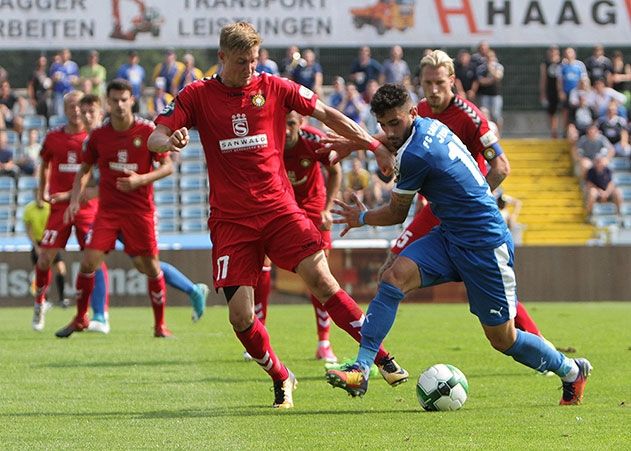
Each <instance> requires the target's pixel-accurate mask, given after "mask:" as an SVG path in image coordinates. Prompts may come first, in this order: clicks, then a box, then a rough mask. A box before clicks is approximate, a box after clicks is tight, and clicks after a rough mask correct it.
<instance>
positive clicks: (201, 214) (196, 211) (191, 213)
mask: <svg viewBox="0 0 631 451" xmlns="http://www.w3.org/2000/svg"><path fill="white" fill-rule="evenodd" d="M180 216H181V217H182V219H206V218H207V216H208V212H207V211H206V207H191V206H186V205H185V206H183V207H182V210H181V211H180Z"/></svg>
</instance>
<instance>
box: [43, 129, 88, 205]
mask: <svg viewBox="0 0 631 451" xmlns="http://www.w3.org/2000/svg"><path fill="white" fill-rule="evenodd" d="M87 136H88V133H87V132H86V131H81V132H79V133H66V131H65V130H64V127H63V126H62V127H58V128H54V129H52V130H51V131H49V132H48V133H47V134H46V137H45V138H44V142H43V143H42V150H41V151H40V156H41V157H42V160H43V161H45V162H47V163H48V164H49V168H50V174H49V177H48V192H49V194H55V193H63V192H65V191H70V190H72V184H73V182H74V179H75V175H76V174H77V172H78V171H79V168H81V162H82V151H81V150H82V149H83V141H85V138H86V137H87Z"/></svg>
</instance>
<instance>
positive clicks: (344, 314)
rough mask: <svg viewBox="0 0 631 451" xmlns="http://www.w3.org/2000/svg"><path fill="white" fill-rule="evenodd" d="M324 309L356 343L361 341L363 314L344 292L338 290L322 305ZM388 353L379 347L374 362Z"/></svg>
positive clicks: (379, 360)
mask: <svg viewBox="0 0 631 451" xmlns="http://www.w3.org/2000/svg"><path fill="white" fill-rule="evenodd" d="M324 308H325V309H326V311H327V312H329V315H331V319H332V320H333V322H334V323H335V324H336V325H337V326H338V327H339V328H340V329H342V330H344V331H346V333H348V334H349V335H350V336H351V337H353V338H354V339H355V341H356V342H357V343H359V342H360V341H361V334H360V331H361V328H362V324H363V323H364V312H362V310H361V309H360V308H359V306H358V305H357V303H356V302H355V300H354V299H353V298H352V297H350V296H349V295H348V293H347V292H346V291H344V290H341V289H340V290H339V291H338V292H337V293H335V294H334V295H333V296H331V297H330V298H329V300H327V301H326V302H325V303H324ZM387 356H388V353H387V352H386V350H385V349H384V347H383V345H381V346H380V347H379V351H378V352H377V356H376V357H375V362H376V363H379V362H381V360H382V359H383V358H384V357H387Z"/></svg>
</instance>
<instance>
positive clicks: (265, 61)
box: [256, 49, 280, 75]
mask: <svg viewBox="0 0 631 451" xmlns="http://www.w3.org/2000/svg"><path fill="white" fill-rule="evenodd" d="M256 71H257V72H259V73H261V72H267V73H268V74H271V75H280V72H279V71H278V64H276V61H274V60H272V59H270V57H269V51H268V50H267V49H261V50H260V51H259V63H258V64H257V65H256Z"/></svg>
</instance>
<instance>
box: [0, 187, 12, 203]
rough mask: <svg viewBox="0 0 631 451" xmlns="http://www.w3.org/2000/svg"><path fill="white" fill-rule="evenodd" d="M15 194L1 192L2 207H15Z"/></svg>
mask: <svg viewBox="0 0 631 451" xmlns="http://www.w3.org/2000/svg"><path fill="white" fill-rule="evenodd" d="M13 197H14V196H13V192H12V191H5V190H0V205H13Z"/></svg>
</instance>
